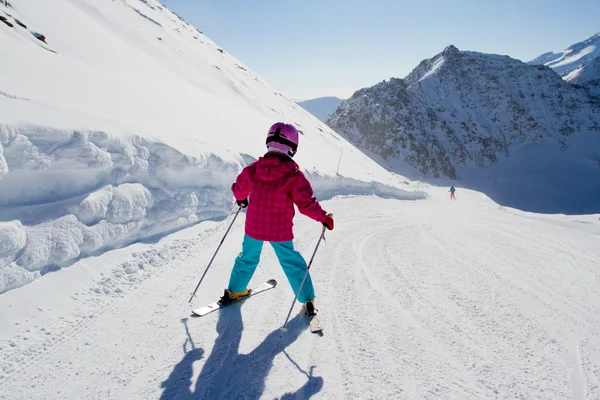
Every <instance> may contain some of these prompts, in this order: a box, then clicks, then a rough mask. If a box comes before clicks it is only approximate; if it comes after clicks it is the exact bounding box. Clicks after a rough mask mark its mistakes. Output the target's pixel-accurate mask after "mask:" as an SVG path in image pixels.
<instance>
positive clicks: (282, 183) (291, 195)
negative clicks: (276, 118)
mask: <svg viewBox="0 0 600 400" xmlns="http://www.w3.org/2000/svg"><path fill="white" fill-rule="evenodd" d="M298 139H299V138H298V131H297V130H296V128H294V126H292V125H289V124H285V123H283V122H278V123H276V124H274V125H273V126H271V128H270V129H269V133H268V135H267V153H266V154H265V155H264V156H263V157H260V158H259V159H258V161H255V162H253V163H252V164H250V165H248V166H247V167H246V168H244V169H243V170H242V172H241V173H240V174H239V175H238V177H237V179H236V181H235V183H234V184H233V185H232V186H231V190H232V191H233V195H234V197H235V199H236V202H237V204H238V205H239V206H241V207H243V208H246V207H248V210H247V212H246V226H245V235H244V241H243V243H242V251H241V253H240V254H239V255H238V256H237V258H236V260H235V263H234V265H233V270H232V271H231V276H230V278H229V286H228V287H227V289H225V293H224V294H223V297H221V302H223V303H230V302H232V301H233V300H235V299H236V298H238V297H243V296H247V295H249V294H250V290H249V289H248V283H249V282H250V279H251V278H252V275H253V274H254V271H255V270H256V266H257V265H258V262H259V261H260V253H261V251H262V247H263V243H264V242H265V241H267V242H270V243H271V246H272V247H273V250H275V254H276V255H277V258H278V259H279V263H280V264H281V267H282V268H283V271H284V273H285V275H286V276H287V278H288V281H289V282H290V285H291V286H292V289H293V290H294V292H295V293H296V292H297V291H298V288H299V287H300V283H301V281H302V278H303V277H304V274H305V273H306V269H307V268H308V267H307V265H306V261H305V260H304V258H303V257H302V255H301V254H300V253H299V252H297V251H296V250H294V245H293V243H292V239H293V238H294V234H293V230H292V227H293V225H294V223H293V218H294V214H295V211H294V204H295V205H296V206H297V207H298V210H299V211H300V212H301V213H302V214H304V215H306V216H308V217H310V218H312V219H314V220H315V221H318V222H321V223H322V224H323V225H324V226H325V227H326V228H327V229H329V230H332V229H333V217H332V215H331V214H328V213H327V212H326V211H324V210H323V209H322V208H321V205H320V204H319V202H318V201H317V199H316V198H315V197H314V196H313V189H312V187H311V185H310V183H309V181H308V180H307V179H306V177H305V176H304V174H303V173H302V171H300V168H299V167H298V164H296V163H295V162H294V160H292V157H293V156H294V154H296V150H297V147H298ZM249 195H250V201H249V200H248V196H249ZM314 298H315V291H314V288H313V284H312V281H311V278H310V274H309V275H308V276H307V278H306V281H305V282H304V285H303V286H302V291H301V292H300V293H299V295H298V301H299V302H301V303H304V309H305V312H306V313H307V314H308V315H310V316H312V315H315V314H316V310H315V306H314V302H313V301H314Z"/></svg>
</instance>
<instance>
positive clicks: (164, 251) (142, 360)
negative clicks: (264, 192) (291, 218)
mask: <svg viewBox="0 0 600 400" xmlns="http://www.w3.org/2000/svg"><path fill="white" fill-rule="evenodd" d="M425 190H426V191H428V192H429V197H428V198H427V199H424V200H415V201H407V200H404V201H402V200H396V199H382V198H379V197H375V196H354V197H344V196H338V197H335V198H333V199H332V200H329V201H325V202H324V203H323V205H324V207H325V208H326V209H327V210H328V211H331V212H333V213H334V215H335V217H336V229H335V230H334V231H332V232H328V235H327V243H326V245H324V246H322V247H321V248H320V249H319V252H318V253H317V256H316V258H315V262H314V264H313V267H312V274H313V280H314V283H315V289H316V291H317V308H319V309H320V313H319V315H320V319H321V322H322V323H323V325H324V327H325V331H324V332H323V335H322V336H318V335H315V334H311V333H310V332H309V331H308V329H307V321H306V319H305V317H304V316H303V315H300V314H298V311H299V310H300V306H299V305H297V306H296V307H295V309H294V312H293V314H292V316H293V318H292V320H291V322H290V324H289V326H288V327H289V329H288V331H287V332H286V333H283V334H282V333H281V332H280V331H279V327H280V326H281V324H282V323H283V321H284V319H285V317H286V315H287V312H288V309H289V306H290V305H291V302H292V300H293V293H292V291H291V289H290V287H289V284H288V283H287V281H286V280H285V277H284V275H283V272H282V271H281V269H280V267H279V266H278V264H277V261H276V258H275V256H274V253H273V252H272V250H271V249H270V247H269V246H265V251H264V253H263V258H262V261H261V265H260V266H259V269H258V270H257V273H256V274H255V276H254V279H253V281H252V284H256V283H260V282H262V281H264V280H266V279H268V278H276V279H277V280H278V281H279V285H278V287H277V288H276V289H275V290H272V291H269V292H266V293H263V294H260V295H258V296H256V297H255V298H252V299H248V301H246V302H245V303H242V304H237V305H233V306H231V307H228V308H225V309H223V310H221V311H220V312H217V313H214V314H211V315H209V316H207V317H203V318H193V317H191V316H190V306H189V305H188V303H187V301H188V298H189V294H190V292H191V291H192V290H193V289H194V287H195V285H196V283H197V281H198V279H199V277H200V275H201V273H202V271H203V270H204V268H205V266H206V264H207V262H208V260H209V259H210V257H211V256H212V254H213V252H214V250H215V249H216V247H217V245H218V243H219V241H220V240H221V238H222V235H223V234H224V232H225V230H226V229H227V226H228V224H229V222H230V221H231V218H232V217H229V219H227V220H221V221H205V222H202V223H200V224H197V225H195V226H193V227H190V228H187V229H185V230H182V231H180V232H177V233H175V234H172V235H169V236H166V237H164V238H162V239H161V240H159V241H157V242H154V243H138V244H135V245H132V246H129V247H127V248H123V249H118V250H113V251H110V252H107V253H105V254H103V255H101V256H99V257H96V258H93V257H90V258H86V259H83V260H81V261H79V262H78V263H77V264H75V265H73V266H72V267H71V268H67V269H63V270H60V271H57V272H55V273H52V274H47V275H45V276H43V277H41V278H40V279H37V280H35V281H34V282H32V283H30V284H28V285H26V286H24V287H22V288H19V289H18V290H13V291H9V292H7V293H4V294H3V295H2V296H0V321H2V322H1V327H2V329H0V399H3V400H4V399H6V400H8V399H10V400H16V399H199V398H207V399H213V398H228V399H230V398H250V399H255V398H263V399H273V398H277V399H291V398H302V399H306V398H315V399H516V398H523V399H563V398H564V399H590V400H591V399H598V398H599V397H600V373H599V371H600V257H599V255H600V250H599V247H598V242H599V238H600V237H599V236H600V221H599V220H598V219H599V217H600V216H599V215H589V216H561V215H538V214H532V213H524V212H520V211H516V210H513V209H508V208H503V207H499V206H498V205H497V204H495V203H494V202H492V201H491V200H489V198H487V197H486V196H484V195H482V194H480V193H478V192H474V191H469V190H463V189H461V188H458V191H457V194H456V196H457V201H455V202H453V201H450V200H448V198H447V193H446V190H447V189H442V188H434V187H427V188H426V189H425ZM243 219H244V218H243V215H242V216H241V217H240V218H238V220H237V221H236V222H235V224H234V227H233V228H232V230H231V232H230V234H229V236H228V237H227V239H226V241H225V243H224V245H223V246H222V248H221V251H220V253H219V254H218V255H217V257H216V259H215V263H214V264H213V267H212V268H211V270H209V272H208V274H207V278H206V279H205V282H204V283H203V284H202V286H201V287H200V290H199V292H198V298H197V299H196V301H195V302H194V304H195V305H196V306H199V305H204V304H206V303H208V302H209V301H212V300H213V299H215V298H216V297H218V296H219V295H221V292H222V289H223V288H224V287H225V285H226V283H227V280H228V276H229V272H230V269H231V265H232V261H233V259H234V257H235V256H236V255H237V253H238V251H239V250H240V248H241V239H242V235H243ZM319 234H320V226H319V224H317V223H315V222H313V221H311V220H308V219H307V218H305V217H303V216H297V217H296V245H297V248H299V249H300V250H301V251H302V253H303V254H304V255H305V256H306V257H309V256H310V254H311V252H312V250H313V248H314V245H315V244H316V241H317V239H318V236H319ZM294 396H295V397H294Z"/></svg>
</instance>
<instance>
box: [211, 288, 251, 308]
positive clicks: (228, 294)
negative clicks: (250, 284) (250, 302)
mask: <svg viewBox="0 0 600 400" xmlns="http://www.w3.org/2000/svg"><path fill="white" fill-rule="evenodd" d="M251 293H252V289H246V290H244V291H243V292H232V291H230V290H229V289H225V293H223V296H222V297H221V299H220V300H219V302H220V303H221V304H230V303H233V302H234V301H236V300H238V299H240V298H242V297H248V296H250V294H251Z"/></svg>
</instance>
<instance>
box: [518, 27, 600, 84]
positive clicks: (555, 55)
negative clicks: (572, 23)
mask: <svg viewBox="0 0 600 400" xmlns="http://www.w3.org/2000/svg"><path fill="white" fill-rule="evenodd" d="M597 57H600V32H598V33H596V34H595V35H593V36H591V37H590V38H588V39H586V40H584V41H581V42H579V43H575V44H573V45H572V46H569V48H568V49H565V50H562V51H552V52H548V53H544V54H542V55H541V56H539V57H536V58H535V59H533V60H531V61H529V62H528V64H533V65H538V64H543V65H545V66H547V67H550V68H552V69H553V70H555V71H556V72H557V73H558V74H560V75H561V76H563V77H564V76H566V75H568V74H569V73H571V72H572V71H574V70H576V69H577V68H580V67H581V66H582V65H584V64H585V63H587V62H589V61H590V60H593V59H594V58H597Z"/></svg>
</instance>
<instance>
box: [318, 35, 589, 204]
mask: <svg viewBox="0 0 600 400" xmlns="http://www.w3.org/2000/svg"><path fill="white" fill-rule="evenodd" d="M327 123H328V125H329V126H331V127H332V128H333V129H335V130H336V131H337V132H340V133H341V134H342V135H344V136H345V137H346V138H348V140H350V141H351V142H352V143H355V144H356V145H357V146H358V147H360V148H362V149H363V150H365V151H368V152H371V153H373V154H375V155H377V156H379V157H381V158H382V164H385V165H388V167H389V168H391V169H392V170H395V171H397V172H400V173H403V174H410V173H411V169H412V174H413V175H414V176H418V174H426V175H428V176H429V177H434V178H438V177H440V178H442V177H447V178H451V179H461V180H463V181H464V184H468V185H470V186H471V187H473V188H476V189H478V190H482V191H484V192H486V193H487V194H488V195H490V196H491V197H492V198H493V199H495V200H496V201H498V202H500V203H501V204H503V205H509V206H511V207H516V208H521V209H525V210H531V211H541V212H565V213H589V212H594V211H600V208H599V207H600V206H599V205H598V204H597V203H596V202H595V201H594V200H593V199H594V198H598V196H600V184H598V182H599V180H600V103H598V101H597V100H595V99H594V98H592V97H590V95H589V93H587V91H586V90H585V89H583V88H579V87H575V86H573V85H571V84H569V83H567V82H565V81H564V80H562V79H561V78H560V77H559V76H558V75H557V74H556V73H554V72H553V71H552V70H551V69H549V68H547V67H545V66H530V65H527V64H524V63H522V62H520V61H518V60H514V59H511V58H509V57H507V56H499V55H490V54H481V53H475V52H466V51H459V50H458V49H456V48H455V47H454V46H449V47H448V48H446V49H445V50H444V51H443V52H442V53H440V54H438V55H436V56H435V57H433V58H431V59H428V60H424V61H422V62H421V63H420V64H419V66H417V67H416V68H415V69H414V70H413V71H412V72H411V73H410V74H409V75H408V76H407V77H406V78H405V79H404V80H402V79H391V80H390V81H389V82H385V81H384V82H382V83H379V84H377V85H375V86H373V87H371V88H365V89H361V90H359V91H357V92H356V93H354V95H353V96H352V97H351V98H350V99H348V100H346V101H345V102H344V103H342V105H341V106H340V107H339V108H338V109H337V110H336V112H335V113H334V114H333V115H332V116H331V117H330V118H329V120H328V122H327ZM553 160H560V163H557V162H555V161H553ZM407 164H408V165H409V166H408V167H407ZM548 167H550V169H548ZM559 188H565V189H566V190H565V191H563V190H560V189H559ZM525 192H527V193H528V195H527V196H523V195H522V194H523V193H525Z"/></svg>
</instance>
